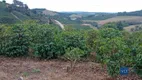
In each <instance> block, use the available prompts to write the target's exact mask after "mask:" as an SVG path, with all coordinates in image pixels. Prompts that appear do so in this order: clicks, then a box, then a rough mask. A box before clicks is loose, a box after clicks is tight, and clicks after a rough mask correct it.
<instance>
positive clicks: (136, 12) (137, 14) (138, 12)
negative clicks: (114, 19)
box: [117, 10, 142, 16]
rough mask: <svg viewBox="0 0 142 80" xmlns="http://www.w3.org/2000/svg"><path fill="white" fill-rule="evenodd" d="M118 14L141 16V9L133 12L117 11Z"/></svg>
mask: <svg viewBox="0 0 142 80" xmlns="http://www.w3.org/2000/svg"><path fill="white" fill-rule="evenodd" d="M117 15H118V16H142V10H139V11H133V12H119V13H118V14H117Z"/></svg>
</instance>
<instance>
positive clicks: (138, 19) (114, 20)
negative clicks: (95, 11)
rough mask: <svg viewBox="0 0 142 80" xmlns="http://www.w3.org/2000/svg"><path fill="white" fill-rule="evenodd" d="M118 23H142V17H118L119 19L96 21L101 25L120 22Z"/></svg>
mask: <svg viewBox="0 0 142 80" xmlns="http://www.w3.org/2000/svg"><path fill="white" fill-rule="evenodd" d="M118 21H129V22H142V16H117V17H113V18H109V19H106V20H101V21H96V22H97V23H98V24H100V25H103V24H106V23H108V22H118Z"/></svg>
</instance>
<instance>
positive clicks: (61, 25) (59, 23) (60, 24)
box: [54, 20, 65, 30]
mask: <svg viewBox="0 0 142 80" xmlns="http://www.w3.org/2000/svg"><path fill="white" fill-rule="evenodd" d="M54 21H55V23H56V24H57V25H59V26H60V27H61V29H63V30H65V28H64V25H63V24H62V23H61V22H59V21H58V20H54Z"/></svg>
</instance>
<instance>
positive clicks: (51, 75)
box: [0, 57, 140, 80]
mask: <svg viewBox="0 0 142 80" xmlns="http://www.w3.org/2000/svg"><path fill="white" fill-rule="evenodd" d="M0 65H1V66H0V79H1V80H17V79H18V77H19V76H22V77H23V78H24V80H117V79H118V80H140V78H139V77H138V76H137V75H134V74H133V75H131V74H129V75H128V76H119V77H116V78H110V76H108V74H107V72H106V69H102V68H101V65H100V64H98V63H94V62H78V63H77V65H76V67H75V69H74V71H72V72H67V67H68V66H69V62H68V61H62V60H50V61H44V60H36V59H30V58H5V57H0Z"/></svg>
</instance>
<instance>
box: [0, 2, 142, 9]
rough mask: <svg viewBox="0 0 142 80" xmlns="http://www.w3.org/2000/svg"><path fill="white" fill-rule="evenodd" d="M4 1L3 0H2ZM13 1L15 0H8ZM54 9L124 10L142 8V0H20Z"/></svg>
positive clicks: (36, 6)
mask: <svg viewBox="0 0 142 80" xmlns="http://www.w3.org/2000/svg"><path fill="white" fill-rule="evenodd" d="M1 1H2V0H1ZM6 1H7V2H8V3H12V1H13V0H6ZM20 1H22V2H24V3H25V4H27V5H28V6H29V7H30V8H46V9H48V10H53V11H88V12H123V11H127V12H128V11H135V10H142V0H20Z"/></svg>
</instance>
